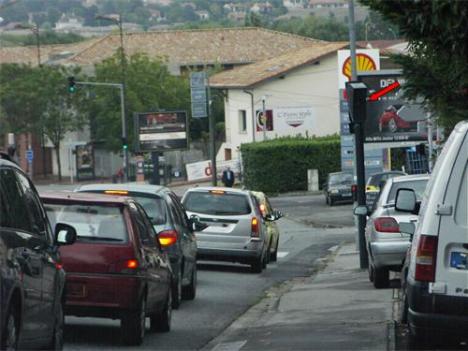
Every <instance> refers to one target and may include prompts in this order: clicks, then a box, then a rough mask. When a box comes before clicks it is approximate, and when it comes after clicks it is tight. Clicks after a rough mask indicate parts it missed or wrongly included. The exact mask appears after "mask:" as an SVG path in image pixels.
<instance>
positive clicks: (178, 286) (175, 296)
mask: <svg viewBox="0 0 468 351" xmlns="http://www.w3.org/2000/svg"><path fill="white" fill-rule="evenodd" d="M181 269H182V263H181V265H180V267H179V272H178V273H177V278H176V279H175V281H174V283H173V286H172V308H173V309H174V310H177V309H179V307H180V303H181V301H182V271H181Z"/></svg>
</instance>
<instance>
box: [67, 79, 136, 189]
mask: <svg viewBox="0 0 468 351" xmlns="http://www.w3.org/2000/svg"><path fill="white" fill-rule="evenodd" d="M75 84H76V85H91V86H104V87H113V88H119V89H120V115H121V120H122V143H123V145H122V146H123V164H122V171H123V176H124V182H125V183H126V182H127V181H128V136H127V122H126V120H125V96H124V85H123V84H122V83H99V82H75Z"/></svg>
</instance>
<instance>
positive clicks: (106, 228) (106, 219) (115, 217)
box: [45, 203, 128, 243]
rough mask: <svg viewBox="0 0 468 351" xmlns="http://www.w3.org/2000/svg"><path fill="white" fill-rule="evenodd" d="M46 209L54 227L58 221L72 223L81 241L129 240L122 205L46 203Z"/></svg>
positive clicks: (119, 241) (122, 241)
mask: <svg viewBox="0 0 468 351" xmlns="http://www.w3.org/2000/svg"><path fill="white" fill-rule="evenodd" d="M45 209H46V211H47V216H48V217H49V220H50V222H51V224H52V227H53V228H54V227H55V224H56V223H58V222H62V223H66V224H70V225H71V226H73V227H74V228H75V229H76V233H77V235H78V237H77V240H79V241H93V242H95V241H96V242H107V243H108V242H116V243H125V242H127V241H128V234H127V228H126V226H125V222H124V218H123V212H122V208H121V207H116V206H110V205H105V204H102V205H88V204H72V203H70V204H45Z"/></svg>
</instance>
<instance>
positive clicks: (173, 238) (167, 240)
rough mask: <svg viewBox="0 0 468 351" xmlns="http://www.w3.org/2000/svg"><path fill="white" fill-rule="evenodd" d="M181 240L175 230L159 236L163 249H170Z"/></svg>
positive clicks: (166, 231) (163, 232)
mask: <svg viewBox="0 0 468 351" xmlns="http://www.w3.org/2000/svg"><path fill="white" fill-rule="evenodd" d="M178 239H179V233H177V231H175V230H164V231H162V232H160V233H159V234H158V240H159V244H160V245H161V247H163V248H165V247H169V246H172V245H174V244H175V243H176V242H177V240H178Z"/></svg>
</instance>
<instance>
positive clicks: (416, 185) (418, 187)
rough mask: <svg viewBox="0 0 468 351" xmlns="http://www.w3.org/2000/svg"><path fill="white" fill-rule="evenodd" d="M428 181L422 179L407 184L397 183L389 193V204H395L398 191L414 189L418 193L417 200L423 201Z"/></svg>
mask: <svg viewBox="0 0 468 351" xmlns="http://www.w3.org/2000/svg"><path fill="white" fill-rule="evenodd" d="M427 181H428V180H427V179H420V180H412V181H407V182H397V183H393V186H392V188H391V189H390V192H389V193H388V198H387V203H394V202H395V197H396V193H397V191H398V189H403V188H405V189H413V190H414V192H415V193H416V198H417V199H418V201H420V200H421V199H422V196H423V194H424V190H425V189H426V185H427Z"/></svg>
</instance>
